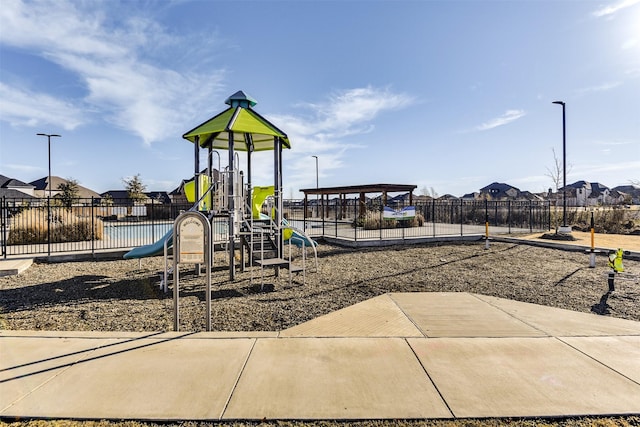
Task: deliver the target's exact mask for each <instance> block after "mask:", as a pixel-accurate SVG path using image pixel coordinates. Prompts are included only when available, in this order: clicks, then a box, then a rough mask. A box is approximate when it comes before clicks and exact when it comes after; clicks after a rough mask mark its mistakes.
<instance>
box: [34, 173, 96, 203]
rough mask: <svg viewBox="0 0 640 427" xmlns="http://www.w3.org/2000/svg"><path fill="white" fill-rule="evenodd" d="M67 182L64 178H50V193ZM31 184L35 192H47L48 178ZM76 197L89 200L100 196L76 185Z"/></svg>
mask: <svg viewBox="0 0 640 427" xmlns="http://www.w3.org/2000/svg"><path fill="white" fill-rule="evenodd" d="M67 182H69V180H66V179H64V178H60V177H59V176H51V190H52V191H59V190H58V187H60V184H66V183H67ZM31 184H32V185H33V186H34V187H35V189H36V190H41V191H49V177H48V176H45V177H43V178H40V179H37V180H35V181H31ZM78 196H79V197H80V198H86V199H88V198H90V197H100V194H98V193H97V192H95V191H93V190H91V189H89V188H87V187H83V186H82V185H80V184H78Z"/></svg>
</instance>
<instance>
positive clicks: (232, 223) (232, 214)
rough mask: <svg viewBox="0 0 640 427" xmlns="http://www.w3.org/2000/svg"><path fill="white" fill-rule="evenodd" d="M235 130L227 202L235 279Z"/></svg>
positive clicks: (230, 152)
mask: <svg viewBox="0 0 640 427" xmlns="http://www.w3.org/2000/svg"><path fill="white" fill-rule="evenodd" d="M233 144H234V141H233V132H229V177H228V180H227V195H228V197H229V199H228V201H227V204H228V206H229V227H228V231H229V245H228V246H229V280H232V281H233V280H235V278H236V260H235V252H236V251H235V247H234V245H235V238H236V236H235V230H234V226H235V214H236V207H235V200H234V199H235V197H234V191H233V190H234V188H235V168H236V165H235V164H234V162H235V159H234V156H235V153H234V147H233Z"/></svg>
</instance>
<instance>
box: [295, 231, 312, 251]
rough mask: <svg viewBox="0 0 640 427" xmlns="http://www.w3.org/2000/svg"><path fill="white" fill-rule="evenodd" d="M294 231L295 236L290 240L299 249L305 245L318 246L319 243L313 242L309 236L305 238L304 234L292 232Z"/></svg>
mask: <svg viewBox="0 0 640 427" xmlns="http://www.w3.org/2000/svg"><path fill="white" fill-rule="evenodd" d="M292 231H293V234H292V235H291V237H290V238H289V239H290V240H291V243H293V244H294V245H296V246H297V247H299V248H301V247H302V246H303V245H304V246H305V247H310V246H318V242H316V241H315V240H312V239H310V238H308V237H307V236H303V235H302V234H300V233H298V232H297V231H295V230H292Z"/></svg>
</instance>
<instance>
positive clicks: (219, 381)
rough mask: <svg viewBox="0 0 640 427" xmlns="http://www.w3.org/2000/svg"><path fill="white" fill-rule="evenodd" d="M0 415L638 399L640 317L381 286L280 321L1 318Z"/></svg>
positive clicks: (288, 414)
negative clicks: (97, 322)
mask: <svg viewBox="0 0 640 427" xmlns="http://www.w3.org/2000/svg"><path fill="white" fill-rule="evenodd" d="M0 354H1V355H2V357H0V417H2V418H4V419H13V418H20V419H25V418H47V419H50V418H65V419H67V418H69V419H117V420H123V419H132V420H133V419H135V420H154V421H172V420H212V421H215V420H240V419H242V420H263V419H283V420H284V419H295V420H317V419H322V420H328V419H337V420H358V419H424V418H442V419H454V418H470V417H472V418H485V417H566V416H582V415H618V414H640V322H634V321H629V320H623V319H617V318H611V317H603V316H598V315H595V314H589V313H579V312H573V311H568V310H562V309H557V308H552V307H547V306H539V305H534V304H529V303H523V302H517V301H511V300H507V299H501V298H495V297H489V296H483V295H477V294H470V293H393V294H386V295H381V296H378V297H376V298H373V299H370V300H368V301H364V302H361V303H359V304H356V305H354V306H351V307H347V308H345V309H342V310H339V311H336V312H334V313H331V314H328V315H326V316H323V317H320V318H317V319H314V320H311V321H309V322H306V323H303V324H300V325H298V326H295V327H292V328H290V329H286V330H283V331H280V332H233V333H231V332H228V333H223V332H209V333H124V332H122V333H118V332H112V333H98V332H40V331H30V332H28V331H7V330H4V331H0Z"/></svg>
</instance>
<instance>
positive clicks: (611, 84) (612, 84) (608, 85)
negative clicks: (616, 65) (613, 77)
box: [576, 82, 622, 95]
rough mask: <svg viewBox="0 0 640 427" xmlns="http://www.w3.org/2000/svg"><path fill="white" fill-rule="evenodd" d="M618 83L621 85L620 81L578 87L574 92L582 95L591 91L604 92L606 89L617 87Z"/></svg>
mask: <svg viewBox="0 0 640 427" xmlns="http://www.w3.org/2000/svg"><path fill="white" fill-rule="evenodd" d="M620 85H622V82H607V83H603V84H601V85H597V86H590V87H585V88H582V89H578V90H576V92H577V93H578V94H580V95H584V94H586V93H592V92H604V91H607V90H611V89H614V88H617V87H618V86H620Z"/></svg>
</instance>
